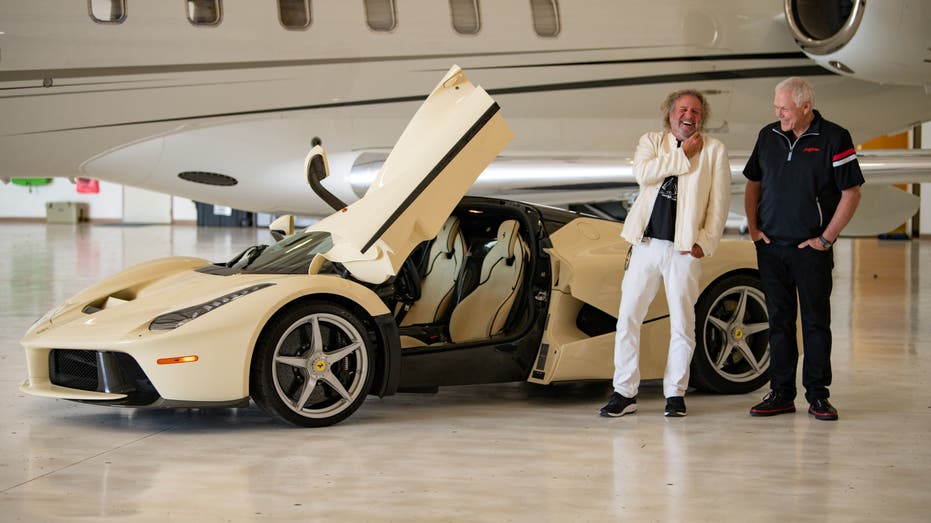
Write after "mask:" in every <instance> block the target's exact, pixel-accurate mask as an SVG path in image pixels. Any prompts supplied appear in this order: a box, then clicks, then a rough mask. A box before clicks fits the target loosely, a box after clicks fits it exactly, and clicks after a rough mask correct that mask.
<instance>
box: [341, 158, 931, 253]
mask: <svg viewBox="0 0 931 523" xmlns="http://www.w3.org/2000/svg"><path fill="white" fill-rule="evenodd" d="M384 155H385V154H384V153H382V152H380V151H369V152H365V153H362V154H360V155H359V156H358V157H357V159H356V161H355V162H354V163H353V166H352V169H351V172H350V175H349V182H350V185H351V187H352V190H353V192H354V193H356V194H357V195H358V196H361V195H362V194H365V191H366V190H367V189H368V186H369V184H370V183H371V181H372V180H373V179H374V177H375V174H376V173H377V172H378V170H379V169H380V167H381V164H382V162H383V161H384ZM857 157H858V159H859V162H860V168H861V169H862V171H863V177H864V178H865V179H866V185H864V187H863V188H862V198H861V200H860V205H859V207H858V209H857V213H856V215H855V216H854V218H853V220H852V221H851V222H850V224H848V225H847V227H846V228H845V229H844V236H875V235H879V234H883V233H886V232H889V231H891V230H893V229H895V228H896V227H898V226H899V225H901V224H902V223H904V222H905V221H906V220H907V219H908V218H910V217H912V216H913V215H914V214H915V213H916V212H917V211H918V208H919V204H920V202H919V198H918V197H917V196H915V195H913V194H911V193H909V192H906V191H903V190H901V189H899V188H897V187H893V186H892V185H894V184H910V183H931V150H923V149H915V150H884V151H879V150H875V151H874V150H861V151H858V152H857ZM748 158H749V154H734V155H731V156H730V167H731V187H732V195H733V196H732V199H731V212H732V213H733V214H737V215H740V216H743V215H744V209H743V197H742V195H743V192H744V187H745V184H746V178H744V176H743V168H744V165H745V164H746V163H747V159H748ZM638 192H639V189H638V187H637V182H636V181H635V179H634V174H633V168H632V155H617V156H609V155H603V156H602V155H598V156H592V155H573V154H552V155H538V154H537V155H534V154H523V155H522V154H519V153H511V154H507V155H502V156H499V157H498V158H497V159H496V160H495V161H494V162H493V163H492V164H491V165H490V166H489V167H488V168H487V169H486V170H485V172H483V173H482V175H481V176H480V177H479V178H478V180H477V181H476V183H475V184H474V185H473V186H472V189H471V190H470V191H469V194H472V195H478V196H496V197H501V198H508V199H513V200H522V201H528V202H533V203H540V204H546V205H569V204H598V203H606V202H621V206H622V207H625V206H629V204H630V203H632V202H633V200H634V198H635V197H636V195H637V193H638ZM625 208H626V207H625Z"/></svg>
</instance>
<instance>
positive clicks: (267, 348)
mask: <svg viewBox="0 0 931 523" xmlns="http://www.w3.org/2000/svg"><path fill="white" fill-rule="evenodd" d="M365 333H366V329H365V327H364V326H363V324H362V322H361V321H360V320H359V319H358V318H356V316H355V315H354V314H352V313H351V312H350V311H348V310H346V309H344V308H343V307H340V306H338V305H334V304H331V303H326V302H316V301H312V302H306V303H303V304H299V305H296V306H294V307H292V308H291V309H289V310H287V311H286V312H285V313H284V314H282V315H279V316H277V317H275V318H274V319H272V321H271V322H270V323H269V324H268V325H267V326H266V328H265V330H264V331H263V332H262V335H261V336H260V337H259V341H258V343H257V345H256V349H255V353H254V354H253V356H252V368H251V370H250V386H249V388H250V393H251V395H252V399H253V400H254V401H255V402H256V404H258V405H259V407H261V408H262V409H263V410H265V411H266V412H267V413H268V414H270V415H272V416H273V417H275V418H278V419H280V420H282V421H287V422H289V423H293V424H295V425H301V426H304V427H323V426H327V425H332V424H334V423H338V422H340V421H342V420H343V419H345V418H347V417H348V416H349V415H350V414H352V413H353V412H354V411H355V410H356V409H357V408H359V406H360V405H361V404H362V402H363V401H365V397H366V395H367V393H368V390H369V388H370V386H371V383H372V377H373V372H372V360H373V358H372V349H371V341H370V340H369V339H368V337H367V336H366V334H365Z"/></svg>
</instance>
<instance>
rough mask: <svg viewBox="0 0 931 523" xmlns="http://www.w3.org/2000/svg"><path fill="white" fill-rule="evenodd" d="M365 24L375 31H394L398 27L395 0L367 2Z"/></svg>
mask: <svg viewBox="0 0 931 523" xmlns="http://www.w3.org/2000/svg"><path fill="white" fill-rule="evenodd" d="M365 22H366V23H367V24H368V26H369V28H371V29H372V30H373V31H385V32H388V31H394V30H395V28H396V27H397V26H398V19H397V16H396V12H395V9H394V0H365Z"/></svg>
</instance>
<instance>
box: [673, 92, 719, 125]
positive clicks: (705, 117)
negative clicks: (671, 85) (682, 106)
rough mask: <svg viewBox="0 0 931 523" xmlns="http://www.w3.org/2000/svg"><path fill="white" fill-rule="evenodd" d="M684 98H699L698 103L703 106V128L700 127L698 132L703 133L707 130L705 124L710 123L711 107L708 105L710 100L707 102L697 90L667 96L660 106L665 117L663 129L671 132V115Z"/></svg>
mask: <svg viewBox="0 0 931 523" xmlns="http://www.w3.org/2000/svg"><path fill="white" fill-rule="evenodd" d="M683 96H694V97H695V98H698V102H699V103H700V104H701V126H699V128H698V130H699V131H703V130H704V129H705V122H706V121H708V118H711V107H710V106H709V105H708V100H705V96H704V95H703V94H701V93H700V92H698V91H696V90H695V89H681V90H679V91H673V92H671V93H669V95H667V96H666V99H665V100H663V103H662V105H660V111H661V112H662V115H663V116H662V120H663V128H664V129H666V130H667V131H669V130H671V128H670V127H669V113H670V112H671V111H672V110H673V109H675V105H676V102H678V101H679V98H682V97H683Z"/></svg>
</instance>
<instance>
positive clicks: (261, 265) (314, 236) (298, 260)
mask: <svg viewBox="0 0 931 523" xmlns="http://www.w3.org/2000/svg"><path fill="white" fill-rule="evenodd" d="M332 248H333V238H332V237H331V236H330V233H328V232H324V231H311V232H300V233H297V234H295V235H294V236H289V237H287V238H285V239H283V240H281V241H280V242H278V243H276V244H274V245H271V246H269V247H268V248H266V249H265V250H263V251H262V253H261V254H259V255H258V256H257V257H256V258H255V259H253V260H252V261H251V263H250V262H249V261H248V258H249V257H245V259H244V260H243V261H240V262H239V263H237V264H236V265H238V266H239V267H236V266H234V268H238V269H240V270H242V271H243V272H257V273H275V274H307V271H308V270H309V267H310V262H311V260H313V259H314V256H316V255H317V254H323V253H325V252H327V251H329V250H330V249H332Z"/></svg>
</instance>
